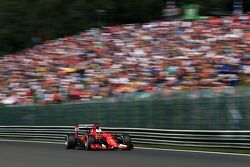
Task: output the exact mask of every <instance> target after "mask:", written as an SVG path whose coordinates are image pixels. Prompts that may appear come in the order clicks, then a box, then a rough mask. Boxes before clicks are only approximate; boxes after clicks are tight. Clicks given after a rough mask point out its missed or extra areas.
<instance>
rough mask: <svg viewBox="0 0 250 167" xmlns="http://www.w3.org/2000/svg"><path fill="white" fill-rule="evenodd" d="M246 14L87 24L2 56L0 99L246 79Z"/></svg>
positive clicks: (96, 94) (38, 100) (32, 100)
mask: <svg viewBox="0 0 250 167" xmlns="http://www.w3.org/2000/svg"><path fill="white" fill-rule="evenodd" d="M249 24H250V15H238V16H229V17H223V18H209V19H202V20H194V21H188V20H175V21H156V22H149V23H145V24H129V25H118V26H112V27H102V28H98V29H90V30H88V31H84V32H81V33H79V34H77V35H74V36H65V37H64V38H59V39H56V40H52V41H46V42H45V43H43V44H41V45H37V46H35V47H33V48H29V49H25V50H23V51H21V52H18V53H16V54H9V55H5V56H3V57H1V58H0V103H2V104H51V103H61V102H79V101H86V100H91V99H101V98H106V97H118V96H120V95H125V94H126V95H127V94H131V93H133V94H136V93H148V94H150V93H155V92H161V93H162V94H169V93H171V92H173V91H176V90H182V91H185V90H197V89H198V90H199V89H211V90H214V91H221V92H223V91H224V89H225V88H228V87H234V86H237V85H244V84H248V83H249V82H250V78H249V74H250V29H249V26H250V25H249Z"/></svg>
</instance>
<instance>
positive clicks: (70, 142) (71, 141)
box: [65, 134, 76, 149]
mask: <svg viewBox="0 0 250 167" xmlns="http://www.w3.org/2000/svg"><path fill="white" fill-rule="evenodd" d="M75 146H76V139H75V135H74V134H68V135H67V136H66V137H65V147H66V149H74V148H75Z"/></svg>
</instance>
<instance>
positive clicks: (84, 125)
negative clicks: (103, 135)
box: [75, 124, 99, 138]
mask: <svg viewBox="0 0 250 167" xmlns="http://www.w3.org/2000/svg"><path fill="white" fill-rule="evenodd" d="M95 126H99V124H77V125H76V126H75V138H78V136H79V131H80V129H84V130H88V129H91V128H94V127H95Z"/></svg>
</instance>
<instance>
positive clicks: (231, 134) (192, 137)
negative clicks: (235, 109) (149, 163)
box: [0, 126, 250, 149]
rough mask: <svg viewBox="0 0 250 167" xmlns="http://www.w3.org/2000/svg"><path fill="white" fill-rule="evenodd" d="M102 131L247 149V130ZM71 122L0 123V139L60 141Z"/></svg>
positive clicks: (145, 140)
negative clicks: (55, 123) (32, 124)
mask: <svg viewBox="0 0 250 167" xmlns="http://www.w3.org/2000/svg"><path fill="white" fill-rule="evenodd" d="M102 129H103V130H105V131H109V132H114V133H118V134H123V133H125V134H130V136H131V138H132V140H133V142H134V143H135V144H157V145H165V146H193V147H212V148H237V149H250V131H218V130H217V131H214V130H165V129H144V128H112V127H104V128H102ZM73 132H74V126H0V139H5V140H13V139H14V140H32V141H50V142H61V143H62V142H63V141H64V138H65V135H66V134H67V133H73Z"/></svg>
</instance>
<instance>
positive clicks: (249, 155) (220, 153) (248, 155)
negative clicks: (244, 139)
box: [135, 147, 250, 157]
mask: <svg viewBox="0 0 250 167" xmlns="http://www.w3.org/2000/svg"><path fill="white" fill-rule="evenodd" d="M135 148H137V149H143V150H157V151H172V152H188V153H202V154H217V155H232V156H247V157H250V154H237V153H223V152H212V151H192V150H175V149H163V148H147V147H135Z"/></svg>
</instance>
